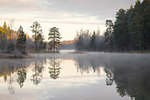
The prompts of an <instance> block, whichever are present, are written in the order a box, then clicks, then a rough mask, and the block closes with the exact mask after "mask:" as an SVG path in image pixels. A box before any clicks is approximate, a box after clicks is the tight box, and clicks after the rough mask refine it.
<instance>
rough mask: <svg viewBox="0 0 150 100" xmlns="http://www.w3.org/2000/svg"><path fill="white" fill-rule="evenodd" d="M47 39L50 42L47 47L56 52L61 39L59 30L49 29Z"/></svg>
mask: <svg viewBox="0 0 150 100" xmlns="http://www.w3.org/2000/svg"><path fill="white" fill-rule="evenodd" d="M48 39H49V40H50V43H49V45H50V46H51V47H52V50H53V51H56V48H57V47H58V46H59V45H60V39H61V36H60V33H59V29H58V28H56V27H52V28H50V31H49V38H48Z"/></svg>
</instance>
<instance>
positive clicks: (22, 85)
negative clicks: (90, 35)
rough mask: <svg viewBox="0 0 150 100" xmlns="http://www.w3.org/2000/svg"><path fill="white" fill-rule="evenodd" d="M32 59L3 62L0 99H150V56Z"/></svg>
mask: <svg viewBox="0 0 150 100" xmlns="http://www.w3.org/2000/svg"><path fill="white" fill-rule="evenodd" d="M31 55H32V56H33V58H29V59H0V82H1V85H0V88H1V89H0V99H5V100H10V99H11V100H20V98H26V99H27V100H49V99H51V100H69V99H71V100H100V99H105V100H131V99H135V100H149V99H150V96H149V95H150V90H149V89H148V88H149V87H150V80H149V76H150V68H149V67H150V54H137V53H135V54H130V53H103V52H101V53H99V52H85V53H84V54H73V53H72V51H61V52H60V54H48V53H43V54H31Z"/></svg>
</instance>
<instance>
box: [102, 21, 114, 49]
mask: <svg viewBox="0 0 150 100" xmlns="http://www.w3.org/2000/svg"><path fill="white" fill-rule="evenodd" d="M106 27H107V29H106V32H105V34H104V36H105V44H106V48H107V50H111V49H112V48H113V22H112V20H106Z"/></svg>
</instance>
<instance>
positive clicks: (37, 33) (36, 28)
mask: <svg viewBox="0 0 150 100" xmlns="http://www.w3.org/2000/svg"><path fill="white" fill-rule="evenodd" d="M31 31H32V32H33V33H34V35H33V38H34V42H35V50H36V51H37V50H38V45H37V44H38V42H39V41H41V37H43V36H42V27H41V25H40V24H39V23H38V22H37V21H35V22H33V25H32V26H31Z"/></svg>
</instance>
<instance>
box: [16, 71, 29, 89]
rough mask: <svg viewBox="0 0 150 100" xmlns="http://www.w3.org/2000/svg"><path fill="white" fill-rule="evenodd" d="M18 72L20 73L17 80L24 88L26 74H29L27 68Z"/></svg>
mask: <svg viewBox="0 0 150 100" xmlns="http://www.w3.org/2000/svg"><path fill="white" fill-rule="evenodd" d="M17 74H18V79H17V82H18V84H19V86H20V88H22V87H23V83H24V82H25V79H26V75H27V73H26V70H25V69H19V70H18V72H17Z"/></svg>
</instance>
